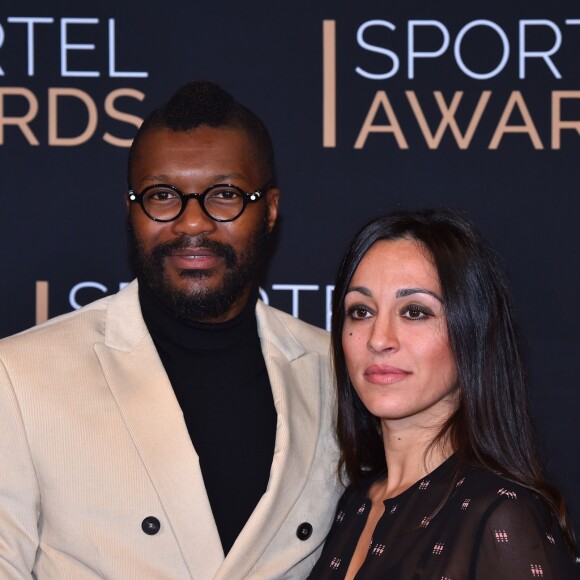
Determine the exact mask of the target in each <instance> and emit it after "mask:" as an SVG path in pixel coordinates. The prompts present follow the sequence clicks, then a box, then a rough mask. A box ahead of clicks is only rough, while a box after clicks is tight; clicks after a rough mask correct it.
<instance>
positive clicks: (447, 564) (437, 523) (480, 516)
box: [310, 457, 580, 580]
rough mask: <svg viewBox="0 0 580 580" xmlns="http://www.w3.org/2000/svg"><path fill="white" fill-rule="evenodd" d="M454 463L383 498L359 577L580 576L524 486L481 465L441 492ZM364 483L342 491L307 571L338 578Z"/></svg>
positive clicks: (362, 515) (516, 579)
mask: <svg viewBox="0 0 580 580" xmlns="http://www.w3.org/2000/svg"><path fill="white" fill-rule="evenodd" d="M454 468H455V458H454V457H451V458H449V459H448V460H447V461H445V462H444V463H443V464H442V465H440V466H439V467H438V468H437V469H436V470H435V471H433V472H432V473H430V474H429V475H428V476H426V477H424V478H423V479H421V480H420V481H418V482H417V483H416V484H415V485H413V486H412V487H410V488H409V489H407V490H406V491H405V492H403V493H402V494H400V495H399V496H397V497H394V498H391V499H388V500H386V501H385V502H384V503H385V512H384V514H383V516H382V517H381V519H380V520H379V522H378V524H377V526H376V528H375V530H374V532H373V537H372V540H371V544H370V546H369V551H368V554H367V556H366V559H365V561H364V563H363V564H362V566H361V568H360V570H359V572H358V573H357V575H356V578H357V580H360V579H368V578H373V579H378V578H381V579H393V580H416V579H417V580H418V579H422V580H504V579H505V580H529V579H532V578H544V579H548V578H549V579H553V580H569V579H570V580H571V579H575V580H578V579H580V567H579V566H577V565H576V564H575V563H574V560H573V559H572V557H571V556H570V555H569V554H568V552H567V550H566V548H565V546H564V543H563V539H562V537H561V534H560V531H559V528H558V526H557V524H556V522H555V520H554V518H552V517H551V516H550V515H549V514H548V510H547V509H546V508H545V506H544V503H543V502H542V501H541V500H539V499H537V498H536V497H535V495H533V494H532V493H531V492H530V491H528V490H527V489H525V488H523V487H521V486H519V485H516V484H514V483H511V482H509V481H507V480H505V479H503V478H502V477H499V476H497V475H494V474H492V473H490V472H487V471H483V470H480V469H473V468H468V469H466V470H465V472H464V473H463V474H462V477H461V478H460V479H459V482H458V484H457V486H456V487H455V490H454V492H453V495H452V496H451V498H450V499H449V500H448V501H447V502H446V504H445V505H444V507H443V508H442V509H441V511H439V513H438V514H437V515H435V516H434V517H433V518H432V519H430V518H429V516H430V514H431V513H433V511H434V510H435V508H437V506H438V505H439V502H440V501H441V500H442V499H443V497H444V496H445V493H446V491H447V487H448V484H449V481H450V479H451V477H452V475H453V472H454ZM384 475H385V472H384V471H383V472H382V473H379V474H377V475H376V476H375V477H374V478H372V479H369V481H368V482H367V484H366V485H365V486H364V487H363V489H358V490H354V489H349V490H347V491H346V492H345V494H344V495H343V496H342V498H341V500H340V502H339V504H338V508H337V511H336V517H335V520H334V524H333V526H332V528H331V530H330V533H329V535H328V538H327V540H326V544H325V546H324V550H323V552H322V555H321V557H320V560H319V561H318V563H317V564H316V566H315V567H314V569H313V570H312V572H311V574H310V578H312V579H319V578H331V579H335V578H344V575H345V574H346V571H347V569H348V566H349V563H350V560H351V558H352V555H353V553H354V550H355V548H356V544H357V542H358V539H359V537H360V535H361V532H362V530H363V528H364V525H365V522H366V519H367V515H368V513H369V510H370V507H371V502H370V500H369V499H368V497H367V492H368V489H369V487H370V485H371V484H372V483H373V481H375V480H377V479H378V478H380V477H382V476H384Z"/></svg>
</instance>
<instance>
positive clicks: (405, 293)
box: [395, 288, 443, 303]
mask: <svg viewBox="0 0 580 580" xmlns="http://www.w3.org/2000/svg"><path fill="white" fill-rule="evenodd" d="M413 294H429V296H433V298H436V299H437V300H439V302H441V303H443V298H441V296H439V295H438V294H437V293H435V292H433V291H432V290H427V289H426V288H401V289H400V290H397V292H396V293H395V298H404V297H405V296H411V295H413Z"/></svg>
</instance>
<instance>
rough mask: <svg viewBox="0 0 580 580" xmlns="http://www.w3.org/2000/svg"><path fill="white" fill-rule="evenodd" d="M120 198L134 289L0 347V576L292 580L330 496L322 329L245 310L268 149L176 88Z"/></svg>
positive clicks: (264, 139) (265, 209)
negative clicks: (124, 208)
mask: <svg viewBox="0 0 580 580" xmlns="http://www.w3.org/2000/svg"><path fill="white" fill-rule="evenodd" d="M129 188H130V189H129V192H128V196H127V208H128V229H129V235H130V241H131V247H132V252H133V257H134V263H135V269H136V273H137V281H134V282H132V283H131V284H129V285H128V286H127V287H126V288H124V289H123V290H121V291H120V292H119V293H118V294H117V295H115V296H112V297H108V298H105V299H103V300H99V301H97V302H95V303H93V304H91V305H89V306H87V307H85V308H83V309H81V310H79V311H77V312H74V313H72V314H67V315H64V316H61V317H58V318H56V319H53V320H52V321H49V322H48V323H45V324H44V325H42V326H39V327H36V328H34V329H31V330H29V331H26V332H24V333H22V334H20V335H17V336H15V337H11V338H8V339H5V340H4V341H2V342H1V343H0V362H1V363H2V364H1V366H0V470H1V473H2V476H1V477H0V577H1V578H3V579H6V578H25V577H30V575H31V574H32V575H34V576H35V577H37V578H41V579H42V578H49V579H56V578H58V579H61V578H74V579H75V580H81V579H84V578H147V579H158V578H160V579H165V578H168V579H172V578H195V579H196V580H197V579H202V580H203V579H206V578H208V579H209V578H224V579H228V580H229V579H235V578H260V579H263V578H303V577H305V576H307V574H308V572H309V570H310V569H311V568H312V566H313V565H314V562H315V561H316V558H317V556H318V553H319V549H320V548H321V545H322V543H323V541H324V538H325V535H326V532H327V530H328V528H329V526H330V523H331V519H332V517H333V514H334V505H335V502H336V499H337V496H338V494H339V492H340V490H339V487H338V485H337V482H336V478H335V477H334V475H333V473H334V470H335V461H336V455H335V446H334V443H333V440H332V436H331V428H330V418H331V415H332V409H331V407H332V404H331V398H332V397H331V390H330V379H329V369H328V341H327V337H326V333H324V332H323V331H321V330H319V329H315V328H314V327H311V326H309V325H306V324H305V323H302V322H300V321H298V320H296V319H295V318H292V317H291V316H289V315H287V314H284V313H282V312H279V311H277V310H274V309H273V308H270V307H268V306H266V305H264V304H263V303H262V302H260V301H259V300H257V296H258V291H257V276H258V271H259V268H260V266H261V262H262V258H263V256H264V255H265V253H266V248H267V245H268V238H269V236H270V233H271V232H272V230H273V228H274V225H275V223H276V219H277V216H278V199H279V190H278V189H277V187H276V175H275V168H274V155H273V151H272V146H271V141H270V137H269V135H268V133H267V131H266V129H265V127H264V126H263V124H262V123H261V121H260V120H259V119H258V118H257V117H256V116H255V115H254V114H253V113H252V112H250V111H249V110H248V109H246V108H245V107H243V106H242V105H240V104H238V103H237V102H236V101H234V99H233V98H232V97H231V96H230V95H229V94H228V93H226V92H225V91H223V90H222V89H220V88H219V87H218V86H216V85H214V84H212V83H206V82H193V83H190V84H188V85H186V86H185V87H183V88H182V89H180V90H179V91H178V92H177V93H176V94H175V95H174V96H173V98H172V99H171V100H170V101H169V102H168V103H167V104H166V105H164V106H163V107H161V108H160V109H158V110H156V111H154V112H153V113H152V114H151V115H150V116H149V117H148V118H147V119H146V120H145V121H144V123H143V125H142V127H141V128H140V130H139V132H138V134H137V136H136V138H135V141H134V143H133V145H132V148H131V151H130V155H129ZM192 192H196V193H192Z"/></svg>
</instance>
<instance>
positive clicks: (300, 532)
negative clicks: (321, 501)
mask: <svg viewBox="0 0 580 580" xmlns="http://www.w3.org/2000/svg"><path fill="white" fill-rule="evenodd" d="M296 535H297V536H298V539H299V540H302V541H304V540H307V539H308V538H309V537H310V536H311V535H312V524H309V523H308V522H304V523H302V524H300V525H299V526H298V528H297V529H296Z"/></svg>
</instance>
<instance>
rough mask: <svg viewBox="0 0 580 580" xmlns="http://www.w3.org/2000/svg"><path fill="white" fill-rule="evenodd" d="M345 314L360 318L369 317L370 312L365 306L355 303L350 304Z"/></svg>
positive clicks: (354, 318)
mask: <svg viewBox="0 0 580 580" xmlns="http://www.w3.org/2000/svg"><path fill="white" fill-rule="evenodd" d="M347 315H348V316H349V318H352V319H353V320H362V319H363V318H369V317H370V316H371V315H372V313H371V312H370V311H369V309H368V308H367V307H366V306H361V305H356V306H351V307H350V308H349V309H348V311H347Z"/></svg>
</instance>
